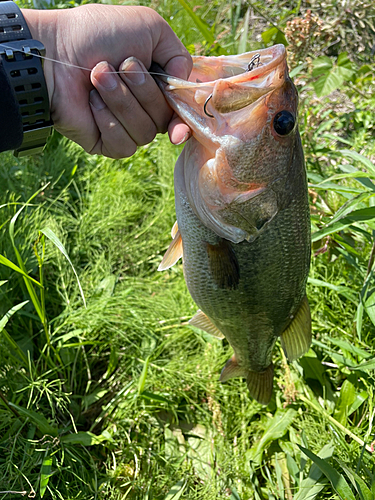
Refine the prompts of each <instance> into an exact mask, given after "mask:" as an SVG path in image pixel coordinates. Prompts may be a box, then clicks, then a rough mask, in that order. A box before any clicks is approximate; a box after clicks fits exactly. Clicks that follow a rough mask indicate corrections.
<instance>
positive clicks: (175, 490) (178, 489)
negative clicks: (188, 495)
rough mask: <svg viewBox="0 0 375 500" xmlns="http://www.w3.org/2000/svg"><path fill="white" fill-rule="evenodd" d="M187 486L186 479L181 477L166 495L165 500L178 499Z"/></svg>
mask: <svg viewBox="0 0 375 500" xmlns="http://www.w3.org/2000/svg"><path fill="white" fill-rule="evenodd" d="M185 486H186V481H184V480H183V479H181V480H180V481H178V483H176V484H175V485H174V486H172V488H171V489H170V490H169V491H168V493H167V495H166V496H165V497H164V500H178V499H179V498H181V495H182V494H183V492H184V489H185Z"/></svg>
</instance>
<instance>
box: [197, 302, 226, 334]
mask: <svg viewBox="0 0 375 500" xmlns="http://www.w3.org/2000/svg"><path fill="white" fill-rule="evenodd" d="M189 325H192V326H195V327H196V328H199V329H200V330H203V331H205V332H207V333H209V334H210V335H212V336H213V337H216V338H218V339H223V338H224V335H223V334H222V333H221V331H220V330H219V329H218V328H216V326H215V325H214V324H213V323H212V321H211V320H210V318H209V317H208V316H206V315H205V314H204V312H203V311H201V310H200V309H198V311H197V312H196V314H195V315H194V316H193V317H192V318H191V320H190V321H189Z"/></svg>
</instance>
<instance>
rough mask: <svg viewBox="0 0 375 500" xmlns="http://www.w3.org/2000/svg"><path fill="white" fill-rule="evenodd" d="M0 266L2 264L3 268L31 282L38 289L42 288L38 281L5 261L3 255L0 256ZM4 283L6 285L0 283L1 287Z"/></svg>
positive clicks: (7, 260)
mask: <svg viewBox="0 0 375 500" xmlns="http://www.w3.org/2000/svg"><path fill="white" fill-rule="evenodd" d="M0 264H3V265H4V266H7V267H9V268H10V269H12V270H13V271H16V273H19V274H22V276H23V277H24V278H25V279H28V280H30V281H32V282H33V283H34V284H35V285H37V286H38V287H39V288H43V287H42V285H41V284H40V283H39V282H38V281H36V280H34V278H32V277H31V276H29V275H28V274H27V272H25V271H23V270H22V269H21V268H20V267H18V266H16V264H13V262H12V261H11V260H9V259H7V258H6V257H4V255H0ZM4 283H6V282H5V281H2V282H1V284H2V285H3V284H4Z"/></svg>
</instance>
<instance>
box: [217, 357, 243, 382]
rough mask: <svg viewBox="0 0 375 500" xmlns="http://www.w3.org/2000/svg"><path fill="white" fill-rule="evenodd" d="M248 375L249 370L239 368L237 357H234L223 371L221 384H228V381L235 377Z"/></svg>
mask: <svg viewBox="0 0 375 500" xmlns="http://www.w3.org/2000/svg"><path fill="white" fill-rule="evenodd" d="M247 373H248V370H246V369H245V368H242V367H241V366H239V365H238V363H237V360H236V357H235V356H232V357H231V358H230V359H228V361H227V363H226V365H225V366H224V368H223V369H222V370H221V374H220V382H226V381H227V380H229V379H231V378H235V377H246V376H247Z"/></svg>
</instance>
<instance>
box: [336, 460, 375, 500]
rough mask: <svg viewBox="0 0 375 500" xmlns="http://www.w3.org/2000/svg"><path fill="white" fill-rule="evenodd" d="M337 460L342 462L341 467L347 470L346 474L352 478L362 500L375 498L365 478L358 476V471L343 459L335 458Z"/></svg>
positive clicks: (351, 480)
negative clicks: (352, 468)
mask: <svg viewBox="0 0 375 500" xmlns="http://www.w3.org/2000/svg"><path fill="white" fill-rule="evenodd" d="M335 460H336V462H338V463H339V464H340V467H341V468H342V469H343V470H344V471H345V473H346V475H347V476H348V478H349V479H350V482H351V483H352V485H353V486H354V488H355V489H356V490H357V493H358V495H359V496H360V498H361V500H374V495H373V494H372V492H371V491H370V489H369V488H368V487H367V486H366V483H365V482H364V480H363V479H362V478H361V477H359V476H358V474H357V473H356V472H354V471H353V470H351V469H350V468H349V467H348V466H347V465H346V464H345V463H344V462H343V461H342V460H339V459H338V458H335Z"/></svg>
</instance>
